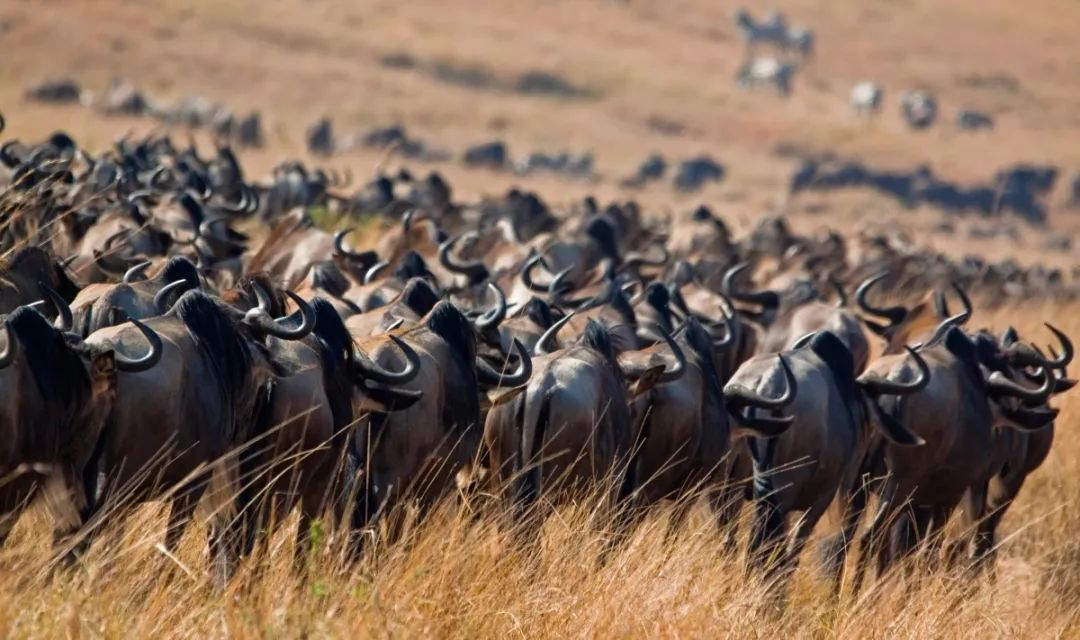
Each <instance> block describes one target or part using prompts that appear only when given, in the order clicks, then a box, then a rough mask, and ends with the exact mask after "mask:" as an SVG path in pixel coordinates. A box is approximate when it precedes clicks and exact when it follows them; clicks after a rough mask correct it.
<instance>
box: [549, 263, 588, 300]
mask: <svg viewBox="0 0 1080 640" xmlns="http://www.w3.org/2000/svg"><path fill="white" fill-rule="evenodd" d="M573 269H574V268H573V267H567V268H565V269H563V270H562V271H560V272H559V273H557V274H555V278H554V279H552V281H551V284H550V285H548V298H549V299H550V300H551V302H552V304H554V305H556V306H559V307H562V308H563V309H578V308H580V307H583V306H585V305H587V304H589V303H592V302H594V301H595V300H596V298H578V299H573V298H567V297H565V296H564V295H563V294H564V291H565V293H569V292H570V291H573V286H566V287H564V286H563V284H564V281H565V280H566V276H568V275H569V274H570V272H571V271H572V270H573Z"/></svg>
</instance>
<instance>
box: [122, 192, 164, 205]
mask: <svg viewBox="0 0 1080 640" xmlns="http://www.w3.org/2000/svg"><path fill="white" fill-rule="evenodd" d="M156 199H157V193H155V192H154V191H152V190H150V189H139V190H138V191H132V192H131V193H129V194H128V197H127V201H128V203H130V204H135V203H137V202H138V201H139V200H156Z"/></svg>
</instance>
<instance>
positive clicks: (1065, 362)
mask: <svg viewBox="0 0 1080 640" xmlns="http://www.w3.org/2000/svg"><path fill="white" fill-rule="evenodd" d="M1044 324H1045V325H1046V328H1047V329H1049V330H1050V332H1051V333H1053V334H1054V335H1055V336H1056V337H1057V339H1058V342H1060V343H1061V355H1060V356H1058V355H1056V354H1055V356H1054V358H1052V359H1050V360H1047V361H1046V364H1047V365H1048V366H1049V367H1051V368H1053V369H1064V368H1065V367H1067V366H1069V363H1070V362H1072V359H1073V355H1074V351H1073V343H1072V340H1069V336H1067V335H1065V332H1064V331H1062V330H1061V329H1058V328H1057V327H1055V326H1054V325H1052V324H1050V323H1049V322H1046V323H1044ZM1051 352H1052V353H1053V352H1054V350H1053V349H1051Z"/></svg>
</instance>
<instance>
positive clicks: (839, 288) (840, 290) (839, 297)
mask: <svg viewBox="0 0 1080 640" xmlns="http://www.w3.org/2000/svg"><path fill="white" fill-rule="evenodd" d="M829 286H830V287H832V289H833V291H835V292H836V306H837V307H840V308H843V307H846V306H848V297H847V291H844V286H843V285H842V284H840V283H839V282H837V281H836V280H835V279H834V278H829Z"/></svg>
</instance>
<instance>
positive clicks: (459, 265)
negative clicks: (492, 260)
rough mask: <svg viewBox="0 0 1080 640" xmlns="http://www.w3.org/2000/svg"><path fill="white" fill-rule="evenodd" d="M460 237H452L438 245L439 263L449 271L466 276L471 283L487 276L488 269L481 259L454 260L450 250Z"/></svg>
mask: <svg viewBox="0 0 1080 640" xmlns="http://www.w3.org/2000/svg"><path fill="white" fill-rule="evenodd" d="M460 238H461V236H456V237H452V238H450V239H449V240H447V241H446V242H444V243H442V244H441V245H439V264H441V265H442V266H443V267H444V268H445V269H446V270H447V271H449V272H451V273H460V274H462V275H465V276H468V277H469V281H470V282H472V283H478V282H481V281H483V280H484V279H485V278H487V276H488V269H487V267H486V266H484V262H483V261H482V260H474V261H472V262H455V261H454V257H453V255H452V252H453V249H454V245H455V244H456V243H457V241H458V240H459V239H460Z"/></svg>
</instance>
